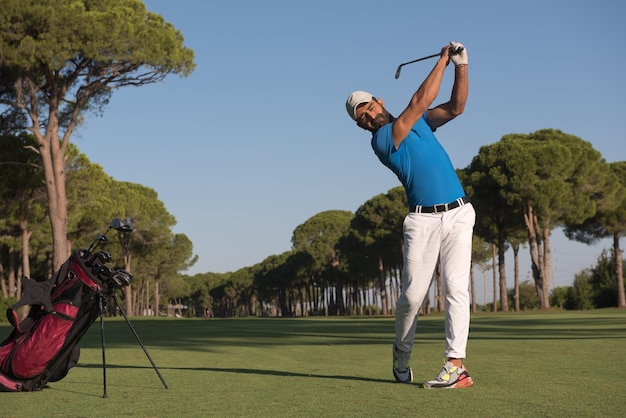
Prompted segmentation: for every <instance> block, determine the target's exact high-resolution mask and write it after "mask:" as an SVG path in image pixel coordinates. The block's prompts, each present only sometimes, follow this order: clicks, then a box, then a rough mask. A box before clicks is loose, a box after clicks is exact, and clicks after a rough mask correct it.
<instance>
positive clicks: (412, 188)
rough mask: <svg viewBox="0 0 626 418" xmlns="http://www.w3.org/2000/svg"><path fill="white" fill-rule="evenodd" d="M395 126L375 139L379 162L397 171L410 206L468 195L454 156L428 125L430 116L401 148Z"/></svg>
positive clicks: (388, 125)
mask: <svg viewBox="0 0 626 418" xmlns="http://www.w3.org/2000/svg"><path fill="white" fill-rule="evenodd" d="M391 127H392V123H388V124H387V125H385V126H383V127H382V128H380V129H379V130H377V131H376V132H375V133H374V135H373V136H372V148H373V149H374V153H375V154H376V155H377V156H378V159H379V160H380V161H381V162H382V163H383V164H384V165H385V166H387V167H388V168H389V169H391V171H393V172H394V173H395V174H396V176H398V179H399V180H400V182H401V183H402V185H403V186H404V189H405V190H406V197H407V200H408V203H409V206H433V205H437V204H443V203H449V202H452V201H454V200H456V199H458V198H461V197H463V196H465V193H464V191H463V187H462V186H461V182H460V181H459V178H458V176H457V175H456V171H455V169H454V166H453V165H452V162H451V161H450V157H449V156H448V153H447V152H446V150H445V149H444V148H443V147H442V146H441V144H440V143H439V141H438V140H437V138H436V137H435V135H434V133H433V130H432V129H431V128H430V126H429V125H428V120H427V116H426V113H424V115H423V116H422V117H421V118H420V119H419V120H418V121H417V123H415V125H414V126H413V128H412V129H411V131H410V132H409V135H408V136H407V137H406V138H405V139H404V141H402V143H401V144H400V147H398V149H396V148H395V145H394V143H393V134H392V132H391Z"/></svg>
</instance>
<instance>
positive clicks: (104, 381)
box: [98, 295, 107, 398]
mask: <svg viewBox="0 0 626 418" xmlns="http://www.w3.org/2000/svg"><path fill="white" fill-rule="evenodd" d="M98 298H99V300H98V307H99V308H100V341H101V342H102V386H103V394H102V397H103V398H106V397H107V361H106V356H105V354H104V302H103V299H104V297H103V296H102V295H98Z"/></svg>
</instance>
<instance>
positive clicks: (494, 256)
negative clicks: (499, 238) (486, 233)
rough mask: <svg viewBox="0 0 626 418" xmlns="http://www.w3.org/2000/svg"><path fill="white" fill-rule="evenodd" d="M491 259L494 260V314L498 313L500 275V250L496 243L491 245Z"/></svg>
mask: <svg viewBox="0 0 626 418" xmlns="http://www.w3.org/2000/svg"><path fill="white" fill-rule="evenodd" d="M491 259H492V260H493V261H492V263H493V266H492V269H491V270H492V273H493V274H492V275H493V309H492V310H493V312H498V274H497V270H498V269H497V267H498V266H497V264H498V263H497V260H498V248H497V245H496V244H495V243H492V244H491Z"/></svg>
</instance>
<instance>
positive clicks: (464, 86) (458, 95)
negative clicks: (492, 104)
mask: <svg viewBox="0 0 626 418" xmlns="http://www.w3.org/2000/svg"><path fill="white" fill-rule="evenodd" d="M451 44H452V48H455V49H457V48H458V47H459V46H460V47H461V48H463V49H462V50H461V51H460V52H459V53H457V54H454V55H452V56H451V58H450V59H451V60H452V62H453V63H454V85H453V86H452V94H451V95H450V100H449V101H448V102H446V103H443V104H441V105H439V106H437V107H435V108H434V109H430V110H429V111H428V124H429V125H430V127H431V128H433V129H435V128H438V127H439V126H441V125H443V124H445V123H447V122H449V121H451V120H452V119H454V118H455V117H457V116H459V115H460V114H461V113H463V111H464V110H465V103H466V102H467V93H468V84H469V83H468V76H467V51H466V50H465V48H464V47H463V46H462V45H461V44H457V43H454V42H451Z"/></svg>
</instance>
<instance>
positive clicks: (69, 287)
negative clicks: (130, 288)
mask: <svg viewBox="0 0 626 418" xmlns="http://www.w3.org/2000/svg"><path fill="white" fill-rule="evenodd" d="M104 254H107V253H104ZM102 268H103V266H102V265H100V264H97V263H96V265H95V266H94V265H91V266H88V265H86V260H84V259H83V258H82V257H81V254H80V253H79V252H74V253H73V254H72V255H71V256H70V258H69V259H68V260H67V261H66V262H65V263H64V264H63V265H62V266H61V268H60V269H59V271H57V272H56V274H54V275H53V276H52V277H51V278H50V279H48V280H46V281H42V282H39V281H36V280H34V279H29V278H24V279H23V280H22V289H23V291H22V297H21V299H20V300H19V301H18V302H17V303H16V304H15V305H13V306H11V307H10V308H9V309H7V317H8V319H9V322H10V323H11V324H12V325H13V326H14V329H13V331H12V332H11V334H10V335H9V337H8V338H7V339H6V340H4V341H3V342H2V343H1V344H0V391H2V392H20V391H23V392H31V391H34V390H40V389H42V388H44V387H45V386H46V384H47V383H48V382H56V381H59V380H61V379H63V378H64V377H65V376H66V375H67V373H68V371H69V370H70V369H71V368H72V367H74V366H75V365H76V364H77V362H78V358H79V356H80V347H79V342H80V340H81V338H82V337H83V336H84V335H85V333H86V332H87V330H88V329H89V327H90V326H91V324H93V322H94V321H95V320H96V318H98V316H99V315H101V312H102V311H101V310H102V303H103V299H104V297H105V296H107V295H110V294H111V292H113V291H115V286H116V284H117V283H115V282H114V281H113V280H102V278H104V277H111V276H110V274H109V275H105V276H102V275H100V274H97V273H98V270H99V269H102ZM109 273H110V270H109ZM126 274H127V275H128V280H130V273H126ZM128 283H129V281H128ZM128 283H126V285H128ZM26 305H30V310H29V313H28V316H26V317H25V318H24V319H23V320H21V321H19V319H18V315H17V312H16V310H17V309H18V308H20V307H22V306H26Z"/></svg>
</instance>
